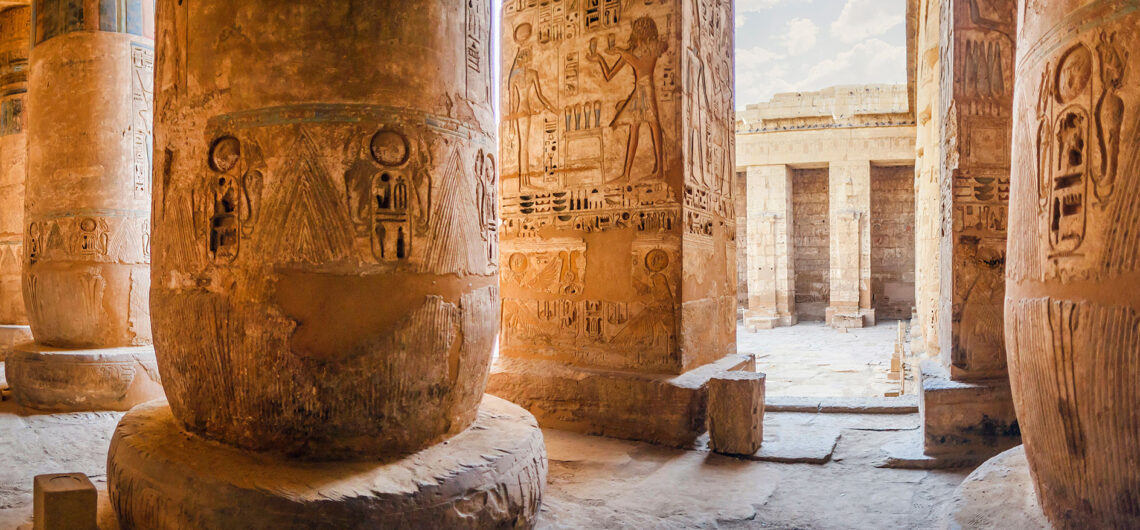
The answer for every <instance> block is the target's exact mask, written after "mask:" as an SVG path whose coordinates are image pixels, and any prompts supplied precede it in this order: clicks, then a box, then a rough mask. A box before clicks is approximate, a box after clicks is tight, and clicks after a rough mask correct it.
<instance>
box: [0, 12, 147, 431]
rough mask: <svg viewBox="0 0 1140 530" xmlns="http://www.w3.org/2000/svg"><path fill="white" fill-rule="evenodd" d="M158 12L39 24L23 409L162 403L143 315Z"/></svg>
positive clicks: (13, 376)
mask: <svg viewBox="0 0 1140 530" xmlns="http://www.w3.org/2000/svg"><path fill="white" fill-rule="evenodd" d="M152 5H153V4H152V3H150V2H143V3H142V4H141V7H140V4H137V3H136V4H132V6H133V7H128V6H126V5H125V4H118V7H116V5H115V4H110V5H104V6H102V7H101V8H98V9H95V8H94V6H93V5H92V4H86V5H70V7H68V8H67V9H64V6H63V5H58V6H57V5H56V4H54V3H51V4H49V5H45V6H40V7H43V8H42V9H37V10H36V12H35V18H34V20H33V21H32V26H33V27H32V31H31V39H32V50H31V54H30V64H31V66H30V74H29V77H28V100H27V101H28V128H27V146H28V159H27V165H28V178H27V198H26V201H25V206H26V207H25V219H24V227H25V231H24V234H25V240H24V249H25V252H24V270H23V295H24V301H25V304H26V306H27V310H28V319H29V322H30V323H31V328H32V333H33V335H34V336H35V339H36V343H35V344H30V345H26V346H21V347H19V348H18V349H17V350H15V351H14V352H13V354H12V355H11V357H9V359H8V362H7V363H6V372H7V377H8V382H9V384H10V385H11V386H12V391H13V396H14V397H15V399H16V400H17V401H18V402H19V403H21V404H23V405H25V406H30V407H34V408H40V409H56V410H69V409H116V410H126V409H129V408H131V407H132V406H134V405H135V404H137V403H140V402H143V401H149V400H151V399H154V398H156V397H160V396H161V395H162V388H161V386H160V385H159V383H158V373H157V370H156V367H155V361H154V352H153V349H152V348H151V346H150V344H151V331H150V314H149V310H148V304H147V290H148V289H149V286H150V267H149V262H150V186H151V178H150V177H151V176H150V172H151V132H150V127H151V123H150V122H151V99H152V89H151V86H152V77H153V76H152V73H153V71H154V64H153V56H154V52H153V47H154V40H153V33H154V31H153V29H154V28H153V9H152ZM51 6H55V7H54V8H51ZM136 7H137V8H138V9H136Z"/></svg>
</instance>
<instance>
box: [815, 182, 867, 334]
mask: <svg viewBox="0 0 1140 530" xmlns="http://www.w3.org/2000/svg"><path fill="white" fill-rule="evenodd" d="M829 170H830V172H829V178H828V181H829V182H828V188H829V190H830V203H829V204H830V206H829V208H828V210H829V214H830V215H829V217H830V220H831V230H830V233H831V303H830V305H829V306H828V308H827V324H828V325H829V326H831V327H834V328H861V327H863V326H874V325H875V310H874V309H873V308H872V307H871V222H870V217H871V163H870V162H868V161H865V160H864V161H857V162H832V163H831V164H830V167H829Z"/></svg>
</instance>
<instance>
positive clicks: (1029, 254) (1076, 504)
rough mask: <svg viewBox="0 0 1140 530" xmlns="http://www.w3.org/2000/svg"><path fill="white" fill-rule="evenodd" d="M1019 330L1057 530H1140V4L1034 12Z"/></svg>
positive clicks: (1024, 39) (1036, 462)
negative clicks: (1139, 25)
mask: <svg viewBox="0 0 1140 530" xmlns="http://www.w3.org/2000/svg"><path fill="white" fill-rule="evenodd" d="M1021 4H1022V5H1021V13H1022V14H1023V15H1024V20H1022V21H1021V34H1020V35H1019V42H1018V50H1019V54H1020V56H1019V59H1018V71H1017V87H1016V92H1017V113H1016V120H1015V128H1014V131H1015V133H1014V143H1013V147H1014V152H1013V163H1014V172H1013V182H1012V186H1013V197H1012V199H1011V215H1010V228H1011V230H1012V231H1014V232H1016V233H1017V234H1019V237H1017V238H1013V239H1011V240H1010V245H1009V253H1010V262H1009V270H1008V273H1007V297H1006V314H1007V319H1006V334H1007V337H1008V338H1009V341H1010V343H1009V360H1010V369H1011V376H1012V383H1013V390H1014V397H1015V401H1016V405H1017V414H1018V418H1019V420H1020V421H1021V425H1022V433H1023V437H1024V439H1025V448H1026V455H1027V457H1028V459H1029V463H1030V466H1031V467H1032V470H1033V477H1034V481H1035V484H1036V487H1037V492H1038V495H1039V497H1040V500H1041V506H1042V508H1044V510H1045V513H1046V515H1047V516H1048V517H1049V518H1050V519H1051V521H1052V522H1053V524H1054V525H1055V526H1056V527H1058V528H1135V527H1138V526H1140V497H1138V495H1140V493H1138V492H1137V484H1140V468H1138V467H1137V466H1136V462H1137V461H1140V438H1138V437H1140V417H1138V415H1137V412H1136V411H1137V410H1138V408H1140V390H1138V389H1137V385H1136V381H1137V380H1138V378H1140V335H1138V329H1140V314H1138V313H1137V311H1138V310H1140V290H1138V287H1137V286H1138V285H1140V232H1138V231H1137V227H1140V144H1138V143H1137V141H1136V140H1135V138H1137V134H1140V128H1138V127H1140V123H1138V121H1137V115H1138V114H1137V109H1138V108H1140V107H1138V106H1137V102H1138V101H1140V89H1138V88H1137V87H1138V86H1140V85H1137V83H1136V81H1137V79H1140V77H1137V76H1140V64H1138V62H1137V59H1138V58H1140V56H1138V55H1137V54H1136V52H1135V50H1134V47H1135V46H1136V45H1137V43H1140V31H1138V30H1137V23H1138V17H1137V16H1136V14H1135V10H1134V7H1135V6H1133V5H1132V3H1131V2H1109V1H1098V2H1076V1H1072V0H1068V1H1062V2H1050V3H1045V2H1032V1H1031V2H1024V1H1023V2H1021Z"/></svg>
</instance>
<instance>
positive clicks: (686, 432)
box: [487, 354, 755, 447]
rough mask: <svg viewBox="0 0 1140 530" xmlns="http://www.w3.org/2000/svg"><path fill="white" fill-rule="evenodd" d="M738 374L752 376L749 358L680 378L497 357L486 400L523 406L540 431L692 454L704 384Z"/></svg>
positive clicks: (703, 408) (703, 414)
mask: <svg viewBox="0 0 1140 530" xmlns="http://www.w3.org/2000/svg"><path fill="white" fill-rule="evenodd" d="M742 369H744V370H748V369H751V370H755V360H754V359H753V357H752V356H750V355H739V354H734V355H729V356H727V357H724V358H722V359H721V360H719V361H717V362H715V363H711V364H707V365H704V366H701V367H699V368H695V369H693V370H690V371H688V372H686V373H684V374H681V375H668V374H643V373H638V372H619V371H613V370H599V369H592V368H580V367H576V366H573V365H570V364H566V363H560V362H554V361H545V360H539V359H516V358H512V357H500V358H499V360H498V361H497V362H496V363H495V365H494V366H493V367H492V368H491V377H490V380H489V381H488V384H487V393H489V394H494V395H496V396H499V397H502V398H504V399H507V400H509V401H511V402H513V403H518V404H519V405H521V406H523V407H524V408H526V409H527V410H529V411H530V412H531V414H534V416H535V418H537V419H538V423H539V425H542V426H543V427H547V428H553V429H562V430H567V431H574V432H580V433H585V434H594V435H601V436H609V437H612V438H622V439H626V440H637V441H642V442H649V443H655V444H662V445H669V446H673V447H690V446H692V445H693V443H694V442H695V441H696V439H697V437H698V436H700V435H701V434H702V433H704V432H705V430H706V426H705V420H706V418H707V416H708V391H707V388H706V384H707V383H708V381H709V379H711V378H712V377H713V376H714V375H716V374H717V373H718V372H721V371H734V370H742Z"/></svg>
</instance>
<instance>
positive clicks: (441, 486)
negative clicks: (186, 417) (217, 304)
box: [107, 396, 547, 530]
mask: <svg viewBox="0 0 1140 530" xmlns="http://www.w3.org/2000/svg"><path fill="white" fill-rule="evenodd" d="M546 474H547V461H546V448H545V446H544V445H543V439H542V431H541V430H539V428H538V425H537V424H536V423H535V421H534V417H532V416H531V415H530V414H528V413H527V412H526V411H525V410H523V409H522V408H521V407H518V406H516V405H513V404H511V403H508V402H506V401H503V400H501V399H499V398H496V397H494V396H485V397H484V399H483V403H482V407H481V408H480V410H479V416H478V418H477V419H476V421H475V424H474V425H472V427H471V428H469V429H467V430H466V431H464V432H462V433H460V434H458V435H456V436H455V437H453V438H451V439H449V440H448V441H446V442H443V443H439V444H436V445H433V446H431V447H428V448H426V449H424V450H422V451H420V452H418V453H415V454H412V455H408V456H406V457H403V458H400V459H398V460H394V461H389V462H376V461H348V462H309V461H294V460H284V459H277V458H273V457H269V456H266V455H262V454H258V453H253V452H249V451H243V450H240V449H237V448H233V447H230V446H227V445H224V444H220V443H217V442H214V441H211V440H207V439H205V438H202V437H200V436H197V435H194V434H189V433H187V432H185V431H183V430H182V428H181V426H180V425H179V424H178V422H177V421H176V420H175V419H174V416H173V415H172V414H171V412H170V406H169V405H168V404H167V403H166V402H165V401H155V402H153V403H147V404H145V405H142V406H140V407H138V408H136V409H134V410H132V411H131V412H129V413H128V414H127V415H126V416H124V417H123V419H122V421H121V422H119V426H118V427H117V428H116V429H115V435H114V437H113V438H112V440H111V450H110V454H109V456H108V459H107V481H108V490H109V492H110V497H111V504H112V506H114V508H115V511H116V512H117V513H118V517H119V524H120V525H121V526H122V527H123V528H149V529H154V530H183V529H187V528H258V529H274V528H329V529H332V528H530V527H533V526H534V525H535V522H536V518H537V516H538V511H539V507H540V505H541V502H542V494H543V490H544V488H545V485H546Z"/></svg>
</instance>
